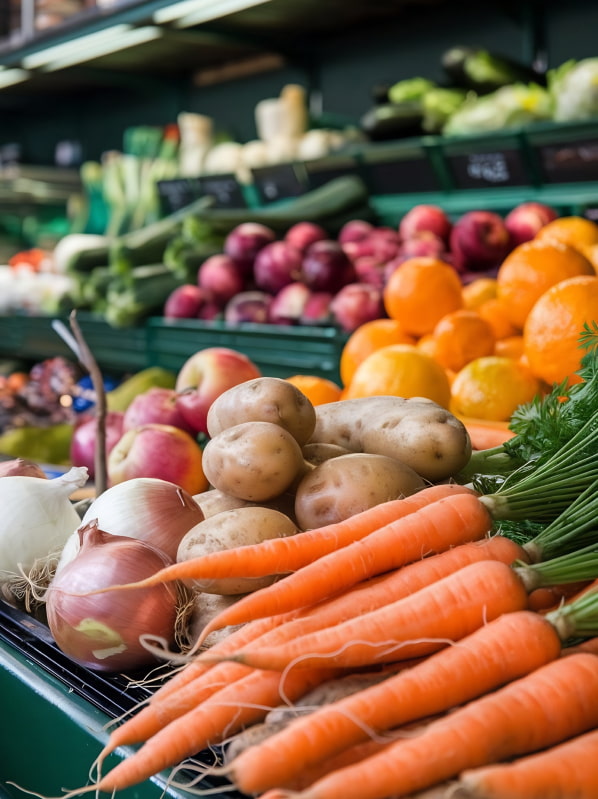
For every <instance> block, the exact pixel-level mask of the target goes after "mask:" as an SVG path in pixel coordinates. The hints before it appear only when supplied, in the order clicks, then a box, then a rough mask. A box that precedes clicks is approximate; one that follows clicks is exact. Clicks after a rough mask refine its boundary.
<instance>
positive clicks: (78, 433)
mask: <svg viewBox="0 0 598 799" xmlns="http://www.w3.org/2000/svg"><path fill="white" fill-rule="evenodd" d="M123 422H124V413H123V412H122V411H109V412H108V413H107V414H106V455H108V454H109V453H110V451H111V450H112V449H113V448H114V446H115V445H116V443H117V442H118V441H119V440H120V438H121V436H122V434H123ZM96 433H97V422H96V418H95V416H86V417H84V418H83V419H81V421H80V422H79V423H78V424H77V425H76V426H75V429H74V430H73V435H72V438H71V446H70V460H71V463H72V464H73V466H87V471H88V472H89V476H90V477H91V478H93V477H95V455H96V441H97V435H96Z"/></svg>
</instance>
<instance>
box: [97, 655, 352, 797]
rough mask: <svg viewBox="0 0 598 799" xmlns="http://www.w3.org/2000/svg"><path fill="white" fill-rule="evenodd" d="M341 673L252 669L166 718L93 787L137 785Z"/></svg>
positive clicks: (112, 789)
mask: <svg viewBox="0 0 598 799" xmlns="http://www.w3.org/2000/svg"><path fill="white" fill-rule="evenodd" d="M337 675H338V671H335V670H332V669H306V670H303V669H301V670H297V671H296V672H295V673H293V674H289V675H287V676H286V677H285V678H284V681H281V675H280V674H278V673H277V672H261V671H250V672H249V673H248V674H247V675H246V676H245V677H243V678H241V679H240V680H238V681H236V682H234V683H233V684H232V685H228V686H225V687H224V688H222V689H221V690H220V691H218V692H217V693H216V694H214V695H213V696H211V697H210V698H209V699H207V700H206V701H205V702H202V703H201V704H200V705H198V706H197V707H196V708H194V709H193V710H191V711H189V712H188V713H185V714H184V715H182V716H181V717H180V718H178V719H175V720H174V721H172V722H171V723H170V724H167V725H166V726H165V727H164V728H163V729H161V730H160V731H159V732H158V733H156V734H155V735H153V736H152V737H151V738H150V739H149V740H148V741H146V743H145V744H143V746H142V747H141V748H140V749H137V750H136V751H135V752H134V753H133V754H131V755H130V756H129V757H127V758H126V759H124V760H122V761H120V762H119V763H117V765H116V766H114V768H112V769H111V770H110V771H109V772H108V773H107V774H105V775H104V776H103V777H102V778H101V779H100V780H99V781H98V782H97V783H96V784H95V785H94V786H93V789H94V790H97V791H107V792H109V793H112V792H113V791H120V790H123V789H124V788H128V787H130V786H132V785H137V784H139V783H141V782H143V781H144V780H147V779H149V778H150V777H152V776H154V775H156V774H158V773H159V772H160V771H162V770H163V769H166V768H170V767H172V766H175V765H176V764H177V763H180V762H181V761H183V760H185V759H186V758H188V757H192V756H193V755H195V754H197V753H198V752H200V751H201V750H203V749H206V748H207V747H208V746H213V745H216V744H218V743H221V742H222V741H223V740H224V739H225V738H226V737H227V736H230V735H233V734H234V733H235V732H237V731H239V730H240V729H242V728H243V727H244V726H246V725H248V724H254V723H256V722H258V721H261V720H262V719H263V718H264V717H265V716H266V714H267V713H268V711H269V710H271V709H272V708H273V707H275V706H276V705H278V704H279V703H280V701H281V699H282V700H283V701H284V700H286V701H290V702H294V701H296V700H297V699H298V698H299V697H301V696H302V695H303V694H304V693H306V692H307V691H309V690H311V689H312V688H313V687H314V686H315V685H318V684H319V683H321V682H323V681H324V680H327V679H331V678H333V677H335V676H337Z"/></svg>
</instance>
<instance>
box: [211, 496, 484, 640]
mask: <svg viewBox="0 0 598 799" xmlns="http://www.w3.org/2000/svg"><path fill="white" fill-rule="evenodd" d="M402 501H405V500H402ZM491 528H492V519H491V517H490V514H489V513H488V511H487V510H486V508H485V507H484V505H483V503H481V502H480V501H479V499H478V497H477V496H476V495H475V494H473V493H472V492H467V493H456V494H454V495H452V496H447V497H443V498H442V499H439V500H436V501H435V502H432V503H430V504H428V505H425V506H424V507H422V508H420V509H419V510H416V511H415V512H414V513H410V514H409V515H408V516H404V517H403V518H401V519H398V520H397V521H395V522H391V523H389V524H386V525H384V526H383V527H380V528H379V529H377V530H375V531H374V532H373V533H370V534H369V535H368V536H366V537H365V538H363V539H362V540H360V541H355V542H354V543H353V544H348V545H347V546H345V547H342V548H341V549H339V550H337V551H335V552H331V553H330V554H328V555H324V556H323V557H321V558H319V559H318V560H316V561H315V562H314V563H311V564H308V565H307V566H304V567H303V568H302V569H299V570H298V571H296V572H294V573H293V574H289V575H287V576H286V577H283V578H282V579H281V580H279V581H278V582H275V583H272V584H271V585H269V586H267V587H266V588H261V589H258V590H257V591H254V592H253V593H251V594H248V595H247V596H244V597H243V598H242V599H240V600H239V601H238V602H236V603H235V604H234V605H231V606H230V607H228V608H226V609H225V610H223V611H222V612H221V613H219V614H217V615H216V617H215V618H213V619H212V621H211V622H209V623H208V624H207V625H206V626H205V627H204V629H203V631H202V633H201V635H200V640H201V639H205V637H207V636H208V635H209V634H210V633H211V632H213V631H214V630H217V629H219V628H221V627H226V626H228V625H230V624H241V623H243V622H246V621H250V620H251V619H256V618H259V617H261V616H268V615H272V614H277V613H283V612H285V611H289V610H292V609H293V608H298V607H304V606H306V605H314V604H315V603H316V602H318V601H319V600H321V599H325V598H326V597H330V596H333V595H334V594H337V593H339V592H341V591H343V590H344V589H347V588H350V587H351V586H353V585H356V584H357V583H358V582H360V581H361V580H365V579H368V578H369V577H373V576H374V575H376V574H381V573H383V572H385V571H390V570H391V569H396V568H398V567H399V566H403V565H405V564H406V563H411V562H413V561H415V560H419V559H420V558H422V557H424V556H425V555H429V554H431V553H434V552H442V551H444V550H446V549H449V547H452V546H456V545H458V544H462V543H465V542H467V541H475V540H479V539H481V538H483V537H484V536H486V535H487V533H488V532H489V531H490V529H491Z"/></svg>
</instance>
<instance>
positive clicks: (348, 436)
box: [178, 377, 471, 596]
mask: <svg viewBox="0 0 598 799" xmlns="http://www.w3.org/2000/svg"><path fill="white" fill-rule="evenodd" d="M207 426H208V433H209V439H208V442H207V444H206V446H205V448H204V452H203V468H204V472H205V475H206V477H207V479H208V481H209V483H210V486H211V488H210V489H209V490H207V491H205V492H203V493H201V494H198V495H196V496H195V500H196V502H197V503H198V505H199V506H200V507H201V509H202V511H203V513H204V517H205V519H204V521H203V522H200V523H199V524H198V525H196V526H195V527H194V528H193V529H192V530H190V531H189V532H188V533H187V535H186V536H185V537H184V539H183V540H182V541H181V544H180V546H179V551H178V560H187V559H189V558H194V557H198V556H201V555H203V554H206V553H208V552H213V551H216V550H221V549H230V548H232V547H238V546H243V545H247V544H255V543H259V542H261V541H264V540H266V539H270V538H277V537H281V536H287V535H294V534H295V533H297V532H298V531H301V530H307V529H313V528H317V527H321V526H323V525H326V524H330V523H333V522H338V521H340V520H342V519H345V518H348V517H349V516H353V515H354V514H356V513H359V512H361V511H363V510H365V509H367V508H370V507H372V506H374V505H378V504H380V503H383V502H386V501H388V500H392V499H396V498H399V497H403V496H408V495H410V494H413V493H414V492H416V491H419V490H420V489H421V488H423V487H424V486H425V485H428V484H429V483H436V482H442V481H444V480H447V479H450V478H452V477H453V476H454V475H456V474H457V473H458V472H459V470H460V469H462V468H463V467H464V466H465V465H466V464H467V462H468V461H469V458H470V456H471V442H470V440H469V436H468V434H467V431H466V429H465V427H464V426H463V424H462V423H461V422H460V421H459V420H458V419H457V418H456V417H455V416H453V415H452V414H451V413H450V412H448V411H447V410H446V409H444V408H442V407H440V406H439V405H437V404H436V403H434V402H432V401H431V400H428V399H424V398H415V399H402V398H399V397H393V396H379V397H368V398H363V399H352V400H341V401H339V402H332V403H329V404H326V405H319V406H317V407H314V406H313V405H312V403H311V402H310V400H309V399H308V398H307V397H306V396H305V395H304V394H303V393H302V392H301V391H300V390H299V389H298V388H296V387H295V386H294V385H293V384H291V383H289V382H288V381H286V380H284V379H282V378H275V377H259V378H256V379H254V380H249V381H246V382H244V383H240V384H239V385H237V386H234V387H233V388H231V389H229V390H228V391H226V392H224V393H223V394H221V395H220V396H219V397H218V398H217V399H216V400H215V401H214V403H213V404H212V406H211V408H210V410H209V413H208V419H207ZM279 576H280V575H271V576H268V577H264V578H260V579H235V580H230V579H229V580H217V581H216V580H215V581H212V582H210V583H208V582H205V581H204V582H199V581H197V582H195V583H193V584H192V585H191V586H190V587H192V588H193V589H195V590H197V591H201V592H207V593H212V594H220V595H223V596H238V595H240V594H243V593H247V592H249V591H253V590H256V589H257V588H260V587H263V586H265V585H267V584H269V583H270V582H272V581H273V580H275V579H277V578H278V577H279Z"/></svg>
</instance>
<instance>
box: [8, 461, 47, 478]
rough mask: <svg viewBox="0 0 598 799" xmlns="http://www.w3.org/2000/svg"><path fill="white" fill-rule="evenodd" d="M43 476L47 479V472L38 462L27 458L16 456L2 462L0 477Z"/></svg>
mask: <svg viewBox="0 0 598 799" xmlns="http://www.w3.org/2000/svg"><path fill="white" fill-rule="evenodd" d="M19 476H20V477H41V478H43V479H47V474H46V473H45V472H44V470H43V469H42V467H41V466H38V465H37V463H34V462H33V461H30V460H27V459H26V458H14V459H13V460H9V461H2V463H0V477H19Z"/></svg>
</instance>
